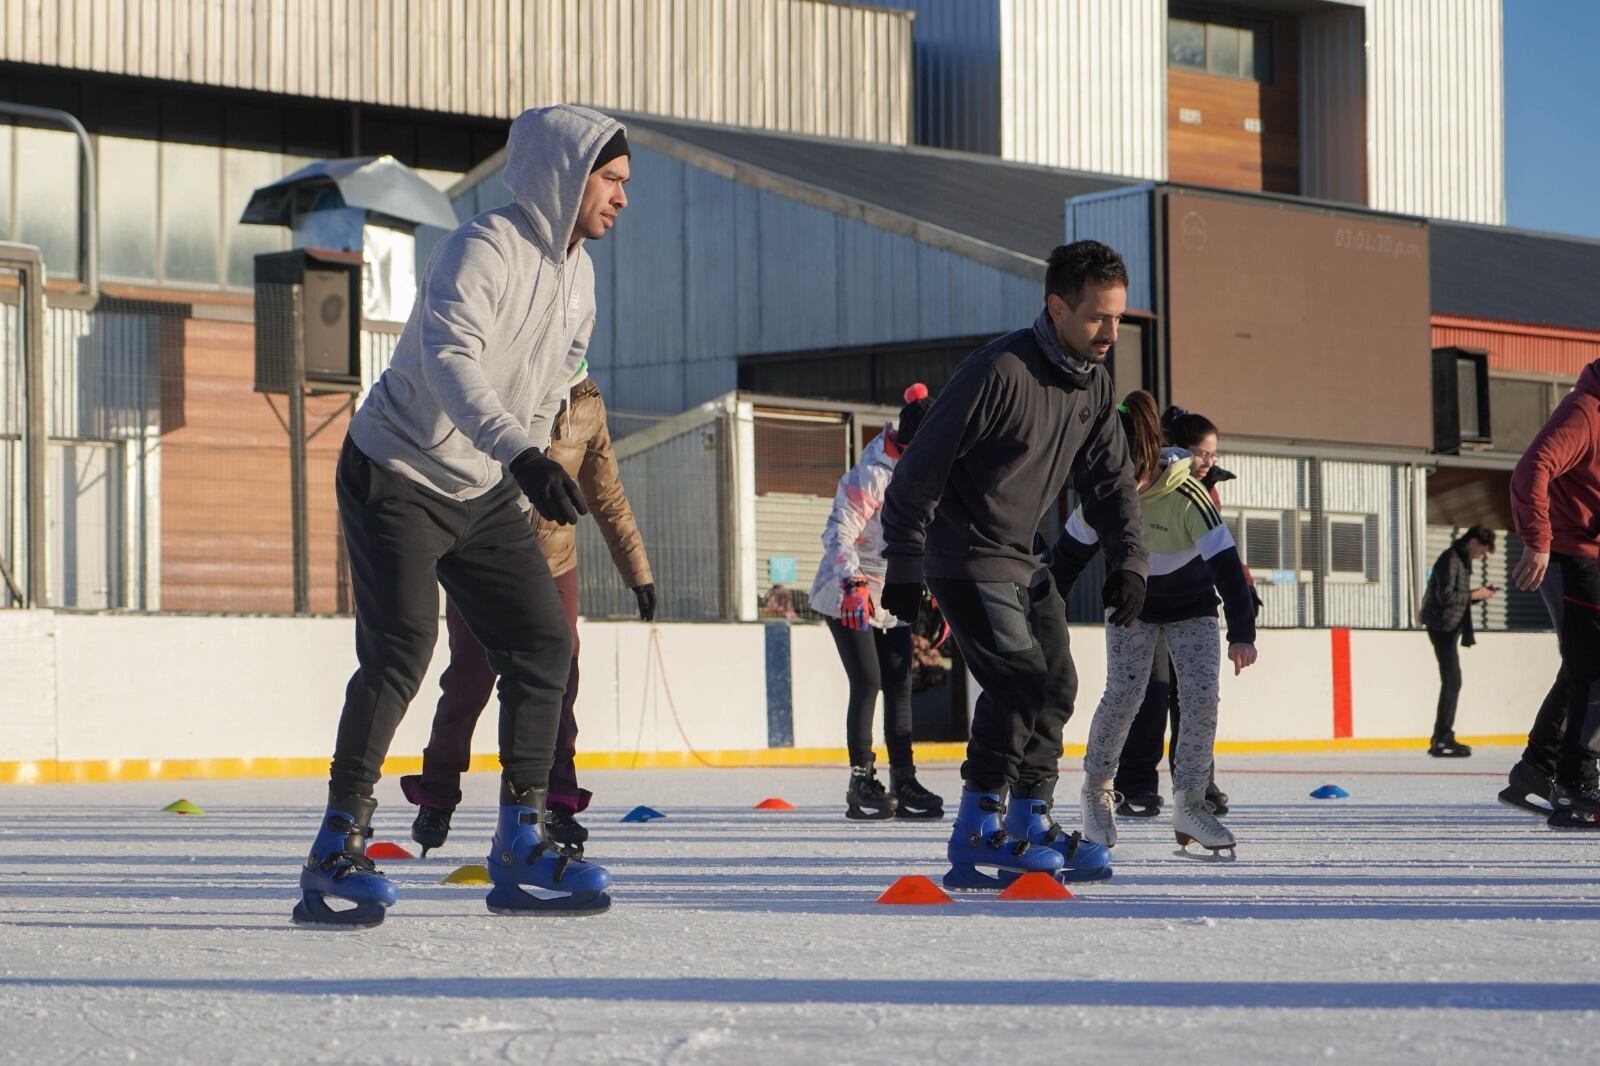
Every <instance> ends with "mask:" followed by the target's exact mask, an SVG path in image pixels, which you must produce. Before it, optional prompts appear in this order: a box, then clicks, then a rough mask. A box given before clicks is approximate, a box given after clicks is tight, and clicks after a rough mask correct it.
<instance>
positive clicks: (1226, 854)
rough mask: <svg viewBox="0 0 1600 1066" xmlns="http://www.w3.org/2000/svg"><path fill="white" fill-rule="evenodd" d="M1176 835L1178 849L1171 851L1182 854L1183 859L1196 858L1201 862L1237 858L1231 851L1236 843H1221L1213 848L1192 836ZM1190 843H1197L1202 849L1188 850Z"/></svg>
mask: <svg viewBox="0 0 1600 1066" xmlns="http://www.w3.org/2000/svg"><path fill="white" fill-rule="evenodd" d="M1177 837H1178V850H1177V851H1175V852H1173V854H1174V855H1179V856H1182V857H1183V858H1185V859H1198V860H1200V861H1201V862H1233V861H1235V860H1236V859H1237V858H1238V856H1237V855H1235V854H1234V851H1233V849H1234V848H1235V847H1237V845H1236V844H1222V845H1219V846H1218V847H1214V848H1213V847H1211V846H1210V845H1208V844H1201V843H1200V842H1199V841H1198V840H1196V839H1195V838H1194V837H1191V836H1187V835H1185V834H1183V833H1179V834H1177ZM1190 844H1196V845H1199V847H1201V848H1202V849H1204V850H1202V851H1190V850H1189V845H1190Z"/></svg>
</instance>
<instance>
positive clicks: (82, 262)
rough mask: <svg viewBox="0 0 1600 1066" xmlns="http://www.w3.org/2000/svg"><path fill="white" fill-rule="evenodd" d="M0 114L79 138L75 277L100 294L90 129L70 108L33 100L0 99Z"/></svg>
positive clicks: (95, 187) (97, 229) (97, 294)
mask: <svg viewBox="0 0 1600 1066" xmlns="http://www.w3.org/2000/svg"><path fill="white" fill-rule="evenodd" d="M0 114H7V115H17V116H20V117H22V118H31V119H37V120H39V121H40V122H53V123H56V124H57V125H59V126H63V127H65V128H66V129H67V130H68V131H69V132H71V133H73V134H76V135H77V138H78V151H79V155H80V156H81V157H82V164H83V165H82V166H81V167H80V168H79V170H78V277H79V279H80V280H81V281H82V282H83V283H84V285H86V286H87V287H88V289H89V296H90V298H91V299H94V298H98V297H99V295H100V258H99V246H100V245H99V238H100V232H99V221H98V218H97V217H96V214H95V207H96V205H95V201H96V190H97V189H98V188H99V186H98V184H97V183H96V179H95V166H94V145H93V144H92V143H90V141H89V131H88V130H86V129H84V128H83V123H81V122H79V121H78V119H77V117H76V116H74V115H73V114H72V113H71V112H69V111H61V110H58V109H57V108H54V107H34V106H33V105H32V104H12V103H6V102H5V101H0Z"/></svg>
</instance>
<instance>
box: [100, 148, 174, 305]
mask: <svg viewBox="0 0 1600 1066" xmlns="http://www.w3.org/2000/svg"><path fill="white" fill-rule="evenodd" d="M96 151H98V152H99V153H100V158H99V163H100V173H101V174H104V175H106V178H105V179H103V180H102V181H101V182H100V219H99V223H100V272H101V273H102V274H105V275H106V276H107V277H111V278H134V279H138V280H144V281H154V280H155V279H156V277H157V274H156V215H157V211H156V196H155V192H156V188H157V182H156V172H157V170H158V169H159V167H160V148H159V146H158V145H157V144H156V142H154V141H134V140H128V139H126V138H123V137H104V136H102V137H100V138H99V143H98V144H97V145H96Z"/></svg>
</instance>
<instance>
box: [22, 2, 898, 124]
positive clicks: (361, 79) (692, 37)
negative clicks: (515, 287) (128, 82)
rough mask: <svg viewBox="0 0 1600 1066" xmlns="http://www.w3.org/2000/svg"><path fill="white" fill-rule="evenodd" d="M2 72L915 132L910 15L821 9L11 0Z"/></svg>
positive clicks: (779, 5) (493, 107)
mask: <svg viewBox="0 0 1600 1066" xmlns="http://www.w3.org/2000/svg"><path fill="white" fill-rule="evenodd" d="M0 61H11V62H18V63H31V64H38V65H43V66H53V67H62V68H67V69H75V70H90V71H98V72H102V73H107V74H124V75H130V76H135V77H143V78H157V79H161V80H165V81H178V82H188V83H192V84H197V85H213V86H221V87H227V88H235V89H246V90H254V91H258V92H271V93H285V94H289V95H292V96H305V97H316V98H322V99H329V100H339V101H344V102H350V103H362V104H372V105H379V106H388V107H403V108H411V109H416V110H422V111H434V112H443V113H451V114H465V115H473V116H477V117H482V118H512V117H514V116H516V115H517V114H518V113H520V112H521V111H522V110H524V109H525V108H528V107H537V106H540V105H543V104H550V103H558V102H574V103H587V104H592V105H594V106H596V107H603V108H606V107H608V108H615V109H618V110H622V111H639V112H644V113H648V114H657V115H666V116H671V117H674V118H684V119H692V120H697V121H704V122H718V123H726V124H729V125H739V126H753V127H757V128H762V129H773V130H783V131H788V132H795V133H807V134H815V135H818V136H827V137H844V138H853V139H859V140H872V141H879V142H886V143H891V144H905V143H907V142H908V140H909V139H910V136H911V128H912V91H913V90H912V47H911V18H910V16H908V15H907V14H905V13H904V12H897V11H888V10H884V9H879V8H868V7H856V6H850V5H845V4H838V3H827V2H821V0H42V2H41V0H0Z"/></svg>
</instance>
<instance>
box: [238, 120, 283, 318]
mask: <svg viewBox="0 0 1600 1066" xmlns="http://www.w3.org/2000/svg"><path fill="white" fill-rule="evenodd" d="M222 167H223V185H224V195H225V196H226V197H227V199H226V200H225V201H224V202H225V203H226V204H227V213H226V215H225V216H224V217H225V218H226V219H227V238H228V284H229V285H236V286H239V287H241V288H249V287H250V286H252V285H254V284H255V257H256V256H257V255H259V254H261V253H262V252H281V251H284V250H285V249H286V248H288V247H289V231H288V230H287V229H284V228H283V227H282V226H257V225H244V224H242V223H241V222H240V221H239V216H240V215H242V214H243V213H244V205H245V204H247V203H249V202H250V194H251V193H253V192H255V191H256V190H257V189H259V188H260V187H261V186H263V185H271V184H272V183H273V182H275V181H277V180H278V179H279V178H281V177H283V176H284V175H285V174H287V173H289V171H288V170H287V169H286V164H285V162H284V158H283V157H282V156H280V155H278V154H277V153H276V152H246V151H240V150H239V149H236V148H229V149H226V150H225V153H224V155H223V161H222Z"/></svg>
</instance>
